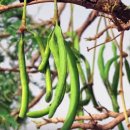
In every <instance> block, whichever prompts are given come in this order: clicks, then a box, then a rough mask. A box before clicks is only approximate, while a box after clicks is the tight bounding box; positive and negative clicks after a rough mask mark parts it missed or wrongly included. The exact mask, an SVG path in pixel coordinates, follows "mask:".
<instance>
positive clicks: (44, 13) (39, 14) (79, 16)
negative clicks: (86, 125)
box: [23, 0, 130, 130]
mask: <svg viewBox="0 0 130 130" xmlns="http://www.w3.org/2000/svg"><path fill="white" fill-rule="evenodd" d="M122 2H124V3H125V4H127V5H128V6H129V5H130V1H129V0H122ZM90 11H91V10H90V9H86V8H84V7H81V6H78V5H75V7H74V29H77V28H79V27H80V25H82V23H83V22H84V20H85V19H86V17H87V16H88V14H89V12H90ZM27 12H28V14H29V15H32V16H33V18H34V20H35V21H38V22H40V21H42V20H48V19H50V18H52V17H53V4H52V3H43V4H38V5H31V6H28V7H27ZM69 18H70V6H69V4H67V7H66V8H65V10H64V12H63V14H62V16H61V27H62V31H63V32H65V31H66V30H67V26H68V22H69ZM96 25H97V20H96V21H94V23H93V24H92V25H91V26H90V27H89V28H88V29H87V30H86V31H85V32H84V34H83V35H82V39H81V43H80V48H81V52H82V53H83V54H84V55H85V56H86V57H87V59H88V60H89V61H90V64H92V54H93V51H90V52H88V51H87V47H92V46H93V45H94V42H88V41H86V40H85V38H87V37H92V36H94V35H95V31H96V28H95V26H96ZM103 27H104V26H103V22H102V24H101V27H100V30H102V29H103ZM115 33H116V34H118V32H117V31H115ZM129 35H130V33H129V31H126V32H125V39H124V50H126V51H127V52H128V49H127V48H128V46H129V43H130V37H129ZM104 38H105V35H104V36H103V37H102V38H100V39H99V40H98V43H102V42H103V40H104ZM118 40H119V38H118ZM98 50H99V48H97V51H98ZM128 53H129V52H128ZM111 56H112V53H111V45H110V43H108V45H107V47H106V50H105V60H106V61H107V60H108V59H109V58H110V57H111ZM128 59H130V57H129V56H128ZM129 61H130V60H129ZM96 63H97V61H96ZM129 63H130V62H129ZM112 73H113V69H111V71H110V79H111V75H112ZM124 73H125V70H124ZM35 76H36V75H35ZM32 78H33V77H32ZM123 83H124V93H125V99H126V103H127V104H126V105H127V107H128V108H130V103H129V100H130V94H129V93H130V84H129V83H128V81H127V79H126V77H125V76H124V77H123ZM93 87H94V92H95V93H96V98H97V99H98V101H99V102H100V103H101V104H102V105H103V106H105V107H107V108H108V109H110V110H111V109H112V107H111V101H110V99H109V97H108V95H107V94H106V89H105V88H104V86H103V83H102V80H101V78H100V76H99V71H98V67H97V65H96V66H95V76H94V86H93ZM32 91H33V93H34V94H35V95H37V94H38V93H39V90H38V89H36V87H32ZM118 100H119V103H120V104H121V99H120V97H119V98H118ZM47 105H48V104H46V103H45V101H44V99H42V100H40V102H39V103H38V104H37V105H36V106H35V107H34V108H33V109H32V110H34V109H40V108H43V107H46V106H47ZM68 105H69V100H68V97H67V96H66V97H65V99H64V101H63V103H62V104H61V106H60V107H59V108H58V110H57V112H56V114H55V117H63V116H65V115H66V113H67V107H68ZM85 109H86V110H87V111H88V112H90V113H91V114H92V113H98V112H97V111H96V110H95V109H94V108H93V107H92V103H90V104H89V105H88V106H86V107H85ZM121 110H122V109H121ZM86 114H87V113H86ZM32 120H33V119H29V120H28V122H29V124H28V125H27V129H33V130H36V128H35V124H34V123H32V122H31V121H32ZM38 120H40V119H38ZM104 123H105V121H104ZM60 126H61V124H58V125H56V124H52V125H47V126H44V127H41V129H40V130H44V129H46V130H52V129H53V130H56V128H58V127H60ZM23 129H24V128H23ZM116 129H117V128H115V129H114V130H116Z"/></svg>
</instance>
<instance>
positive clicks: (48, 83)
mask: <svg viewBox="0 0 130 130" xmlns="http://www.w3.org/2000/svg"><path fill="white" fill-rule="evenodd" d="M31 33H32V34H33V36H34V38H35V40H36V42H37V43H38V46H39V49H40V53H41V56H42V59H44V55H45V47H44V44H43V42H42V39H41V37H40V36H39V35H38V34H37V32H31ZM46 64H47V65H46V67H45V80H46V96H45V100H46V102H49V101H50V100H51V98H52V81H51V70H50V65H49V61H47V63H46Z"/></svg>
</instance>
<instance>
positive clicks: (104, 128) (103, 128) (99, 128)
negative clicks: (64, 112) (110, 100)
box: [35, 109, 130, 130]
mask: <svg viewBox="0 0 130 130" xmlns="http://www.w3.org/2000/svg"><path fill="white" fill-rule="evenodd" d="M127 114H128V116H129V117H130V109H128V110H127ZM91 116H92V117H91ZM91 116H89V115H85V116H77V117H76V118H75V121H79V120H89V121H90V122H88V123H83V124H82V123H78V122H76V123H73V125H72V127H71V128H72V129H74V128H82V129H95V130H108V129H112V128H114V127H115V126H117V125H118V124H119V123H120V122H122V121H123V120H124V119H125V116H124V113H123V112H121V113H116V112H112V111H108V112H106V113H103V114H92V115H91ZM109 117H112V118H114V119H112V120H111V121H110V122H108V123H106V124H99V123H98V122H97V123H94V122H93V121H92V118H93V119H94V120H103V119H106V118H109ZM64 121H65V119H64V118H59V117H58V118H51V119H45V118H43V121H42V122H41V121H40V122H35V123H36V125H37V127H38V128H40V127H41V126H43V125H46V124H49V123H60V122H61V123H63V122H64Z"/></svg>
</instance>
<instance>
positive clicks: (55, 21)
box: [54, 0, 59, 24]
mask: <svg viewBox="0 0 130 130" xmlns="http://www.w3.org/2000/svg"><path fill="white" fill-rule="evenodd" d="M58 19H59V18H58V5H57V0H54V24H58Z"/></svg>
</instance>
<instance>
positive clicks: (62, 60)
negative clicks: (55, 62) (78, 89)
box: [49, 24, 67, 117]
mask: <svg viewBox="0 0 130 130" xmlns="http://www.w3.org/2000/svg"><path fill="white" fill-rule="evenodd" d="M54 33H55V36H56V38H57V43H58V48H59V70H60V71H59V73H58V79H59V81H58V84H57V87H56V91H55V96H54V100H53V102H52V104H51V106H50V110H49V117H52V116H53V115H54V113H55V111H56V109H57V107H58V106H59V105H60V98H61V95H62V90H63V89H65V83H66V76H67V52H66V47H65V42H64V38H63V34H62V30H61V28H60V26H59V25H58V24H56V26H55V30H54Z"/></svg>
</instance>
